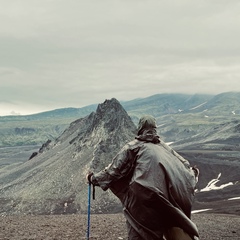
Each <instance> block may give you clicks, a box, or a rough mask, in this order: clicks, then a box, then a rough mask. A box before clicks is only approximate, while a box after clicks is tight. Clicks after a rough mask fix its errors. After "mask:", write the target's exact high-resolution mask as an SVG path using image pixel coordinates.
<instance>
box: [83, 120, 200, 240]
mask: <svg viewBox="0 0 240 240" xmlns="http://www.w3.org/2000/svg"><path fill="white" fill-rule="evenodd" d="M88 178H89V177H88ZM90 181H91V182H92V183H93V184H94V185H97V186H100V187H101V188H102V189H103V190H107V189H108V188H110V189H111V190H112V192H113V193H114V194H115V195H116V196H117V197H118V198H119V199H120V200H121V202H122V204H123V210H124V215H125V217H126V219H127V226H128V232H129V239H132V240H133V239H134V240H144V239H145V240H157V239H163V234H165V235H166V237H167V239H173V240H174V238H173V237H172V236H171V237H170V234H169V233H171V232H173V231H172V229H173V228H174V230H175V229H177V230H178V229H180V230H181V229H183V230H184V231H185V232H187V233H188V234H185V236H184V238H182V239H181V238H179V239H181V240H183V239H184V240H185V239H193V237H194V236H198V230H197V228H196V226H195V224H194V223H193V222H192V221H191V220H190V213H191V206H192V200H193V195H194V188H195V185H196V176H195V172H194V170H193V169H192V168H191V167H190V164H189V162H188V161H187V160H186V159H184V158H182V157H181V156H180V155H179V154H177V153H176V152H175V151H174V150H172V149H171V148H170V147H169V146H167V145H166V144H165V143H164V142H163V141H160V139H159V136H158V135H157V133H156V123H155V119H154V118H153V117H151V116H145V117H143V118H141V119H140V122H139V128H138V136H137V137H136V139H135V140H133V141H131V142H130V143H128V144H126V145H125V146H124V147H123V148H122V150H121V151H120V152H119V153H118V154H117V155H116V157H115V158H114V159H113V161H112V163H111V164H110V165H109V166H108V167H107V168H105V169H104V170H103V171H101V172H99V173H97V174H94V175H93V176H92V177H91V179H90ZM181 231H182V230H181ZM184 231H182V232H183V233H184ZM175 232H176V231H174V233H175ZM176 235H177V236H179V231H177V234H176ZM188 235H189V236H191V237H189V236H188ZM186 236H188V237H189V238H186Z"/></svg>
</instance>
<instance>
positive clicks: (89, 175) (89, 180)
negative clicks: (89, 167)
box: [86, 172, 93, 183]
mask: <svg viewBox="0 0 240 240" xmlns="http://www.w3.org/2000/svg"><path fill="white" fill-rule="evenodd" d="M92 175H93V173H92V172H89V173H87V175H86V180H87V182H88V183H92V182H91V177H92Z"/></svg>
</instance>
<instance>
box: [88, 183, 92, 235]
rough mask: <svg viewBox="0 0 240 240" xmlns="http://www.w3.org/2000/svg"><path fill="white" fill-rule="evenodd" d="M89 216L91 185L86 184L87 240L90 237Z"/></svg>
mask: <svg viewBox="0 0 240 240" xmlns="http://www.w3.org/2000/svg"><path fill="white" fill-rule="evenodd" d="M90 215H91V183H90V182H89V183H88V214H87V240H89V237H90Z"/></svg>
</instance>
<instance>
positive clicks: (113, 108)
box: [0, 92, 240, 214]
mask: <svg viewBox="0 0 240 240" xmlns="http://www.w3.org/2000/svg"><path fill="white" fill-rule="evenodd" d="M239 106H240V93H232V92H231V93H223V94H218V95H216V96H211V95H185V94H158V95H154V96H151V97H148V98H143V99H134V100H131V101H127V102H122V105H121V104H120V103H119V102H118V101H117V100H116V99H111V100H106V101H105V102H104V103H102V104H100V105H98V106H97V105H96V106H92V108H93V109H94V111H92V112H91V113H90V112H88V114H86V115H84V114H83V116H81V117H77V115H76V116H75V117H74V114H73V115H71V116H72V117H68V116H69V115H68V114H67V112H68V109H65V110H63V109H62V110H61V111H53V112H52V113H47V114H46V116H48V118H47V117H46V116H43V115H44V114H45V113H44V114H43V115H41V114H40V115H41V119H40V120H38V117H36V116H34V118H35V119H34V120H27V119H25V118H27V116H22V118H21V121H20V120H19V119H20V118H19V117H16V118H14V117H13V118H10V117H6V118H5V117H2V118H0V122H1V124H0V142H1V143H4V141H5V143H6V139H8V140H9V145H7V146H11V143H13V146H14V140H15V138H17V139H18V140H19V141H18V144H17V145H20V146H21V145H27V146H22V148H21V149H23V151H24V152H25V149H26V153H27V154H28V155H27V157H26V159H25V160H24V161H23V160H21V161H19V159H20V154H18V153H17V152H18V151H19V149H20V146H18V147H17V150H15V152H14V164H10V163H9V165H8V161H9V159H8V158H7V155H10V156H11V154H10V153H11V152H12V151H13V150H12V149H15V147H13V148H8V147H5V148H0V203H1V204H0V205H1V206H2V207H0V213H1V212H2V213H3V214H4V213H6V212H7V213H15V214H16V213H36V214H37V213H72V212H79V211H80V212H84V211H85V210H86V204H87V185H86V184H85V182H84V175H85V172H86V169H88V167H91V168H92V169H94V170H96V171H97V170H99V169H101V168H102V167H104V166H106V165H107V164H108V163H109V161H110V160H111V159H112V157H113V156H114V155H115V153H116V151H118V149H119V148H120V147H121V146H122V145H123V144H124V142H126V141H129V140H131V139H132V138H133V137H134V132H135V131H136V127H135V125H136V123H137V122H138V119H139V117H140V116H141V115H144V114H152V115H154V116H155V117H156V119H157V125H158V128H157V131H158V133H159V135H160V136H161V139H162V140H164V141H165V142H168V143H169V144H171V146H172V147H173V148H174V150H176V151H178V152H179V153H180V154H181V155H182V156H183V157H185V158H186V159H188V160H189V161H190V163H191V164H192V165H197V167H198V168H199V169H200V178H199V179H200V180H199V183H198V185H197V193H196V204H195V206H194V207H195V208H208V207H207V206H214V203H215V202H216V201H218V205H219V206H221V208H220V210H219V209H218V211H219V212H225V211H228V212H230V211H231V213H237V212H239V207H238V205H237V200H235V201H231V209H228V210H226V206H227V205H228V204H227V205H226V200H227V199H229V198H239V195H240V181H239V172H240V161H239V159H240V151H239V150H240V149H239V148H240V145H239V142H240V141H239V140H240V137H239V131H240V112H239ZM90 109H91V108H89V109H88V110H87V111H90ZM85 110H86V109H85ZM71 111H72V113H73V112H75V111H74V110H73V109H72V110H71ZM61 112H62V113H63V112H64V114H63V115H62V113H61ZM54 114H58V116H57V115H54ZM53 116H54V117H53ZM28 117H29V116H28ZM24 119H25V120H24ZM50 123H51V124H50ZM35 124H36V125H35ZM56 124H57V125H56ZM61 124H62V125H61ZM6 126H7V127H6ZM60 126H61V127H60ZM12 129H14V133H13V134H12V135H8V134H7V133H8V131H10V130H12ZM35 129H38V131H39V132H37V131H34V130H35ZM53 129H58V131H56V130H55V132H54V133H53ZM5 131H6V132H5ZM3 133H4V134H3ZM34 134H35V135H34ZM39 135H41V136H42V135H44V136H45V137H44V138H43V137H42V138H40V136H39ZM33 136H35V137H36V138H37V139H38V140H37V141H36V143H38V144H40V143H41V145H42V143H43V142H45V143H44V144H43V145H42V147H41V148H40V149H39V146H38V145H34V146H38V149H37V150H34V154H33V155H32V157H33V156H34V155H35V156H34V157H33V158H32V159H31V160H29V161H27V159H28V158H29V157H30V154H29V151H30V149H32V146H30V144H31V143H32V141H31V140H30V139H32V138H33ZM40 139H41V141H40ZM43 139H44V141H43ZM15 144H16V141H15ZM1 146H6V145H4V144H3V145H1ZM34 146H33V147H34ZM26 153H25V156H26ZM21 154H23V153H21ZM17 161H18V162H17ZM80 169H81V170H80ZM36 186H37V187H36ZM210 190H211V191H210ZM96 195H97V196H98V197H97V200H96V201H93V204H94V205H93V209H94V211H95V212H114V211H117V210H118V205H117V201H116V199H115V198H114V196H112V194H110V193H109V192H106V193H103V192H102V191H99V189H97V194H96ZM33 206H35V207H33ZM229 206H230V204H229Z"/></svg>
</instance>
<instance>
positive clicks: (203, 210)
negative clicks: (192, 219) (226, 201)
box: [192, 208, 212, 214]
mask: <svg viewBox="0 0 240 240" xmlns="http://www.w3.org/2000/svg"><path fill="white" fill-rule="evenodd" d="M209 210H212V209H211V208H206V209H200V210H194V211H192V214H194V213H199V212H206V211H209Z"/></svg>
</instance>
